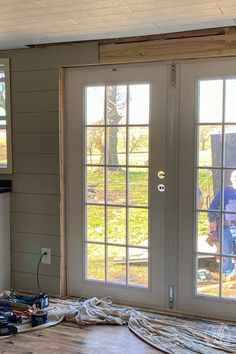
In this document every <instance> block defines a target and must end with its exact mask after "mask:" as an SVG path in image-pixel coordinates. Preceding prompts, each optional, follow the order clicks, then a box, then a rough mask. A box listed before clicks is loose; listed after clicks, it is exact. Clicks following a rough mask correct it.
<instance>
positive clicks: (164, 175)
mask: <svg viewBox="0 0 236 354" xmlns="http://www.w3.org/2000/svg"><path fill="white" fill-rule="evenodd" d="M157 176H158V178H160V179H165V177H166V173H165V171H162V170H160V171H158V172H157Z"/></svg>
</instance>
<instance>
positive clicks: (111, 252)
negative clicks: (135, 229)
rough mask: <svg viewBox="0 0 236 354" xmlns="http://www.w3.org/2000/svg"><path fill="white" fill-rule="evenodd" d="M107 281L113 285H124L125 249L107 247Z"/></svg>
mask: <svg viewBox="0 0 236 354" xmlns="http://www.w3.org/2000/svg"><path fill="white" fill-rule="evenodd" d="M107 254H108V256H107V258H108V264H107V280H108V281H111V282H115V283H124V284H125V283H126V248H125V247H118V246H108V247H107Z"/></svg>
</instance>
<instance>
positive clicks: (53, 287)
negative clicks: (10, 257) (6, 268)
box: [11, 271, 60, 295]
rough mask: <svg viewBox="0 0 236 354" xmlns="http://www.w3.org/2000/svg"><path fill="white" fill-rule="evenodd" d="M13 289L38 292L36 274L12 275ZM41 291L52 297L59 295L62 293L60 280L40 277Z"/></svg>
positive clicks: (16, 272) (14, 273) (15, 273)
mask: <svg viewBox="0 0 236 354" xmlns="http://www.w3.org/2000/svg"><path fill="white" fill-rule="evenodd" d="M11 277H12V278H11V287H12V288H14V289H18V290H25V291H35V292H38V291H39V289H38V287H37V280H36V275H35V274H28V273H22V272H18V271H15V272H12V273H11ZM39 280H40V286H41V290H42V291H43V292H46V293H48V294H51V295H58V294H59V292H60V278H59V277H50V276H45V275H41V276H40V277H39Z"/></svg>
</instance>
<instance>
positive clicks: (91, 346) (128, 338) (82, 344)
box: [0, 322, 162, 354]
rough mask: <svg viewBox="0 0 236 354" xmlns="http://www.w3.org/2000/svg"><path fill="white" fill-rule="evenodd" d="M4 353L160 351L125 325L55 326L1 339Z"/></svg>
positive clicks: (133, 353) (147, 353)
mask: <svg viewBox="0 0 236 354" xmlns="http://www.w3.org/2000/svg"><path fill="white" fill-rule="evenodd" d="M0 353H4V354H8V353H11V354H17V353H22V354H23V353H24V354H66V353H77V354H85V353H86V354H92V353H95V354H123V353H124V354H151V353H156V354H159V353H162V352H160V351H159V350H156V349H155V348H153V347H151V346H150V345H148V344H146V343H144V342H143V341H142V340H141V339H139V338H138V337H136V336H135V335H134V334H133V333H132V332H131V331H130V330H129V329H128V327H127V326H113V325H110V326H108V325H104V326H103V325H97V326H83V327H79V326H77V325H75V324H70V323H68V322H64V323H62V324H59V325H57V326H53V327H50V328H46V329H43V330H36V331H32V332H27V333H22V334H18V335H15V336H12V337H10V338H5V339H2V338H1V339H0Z"/></svg>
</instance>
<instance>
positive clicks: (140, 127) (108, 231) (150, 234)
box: [65, 64, 167, 307]
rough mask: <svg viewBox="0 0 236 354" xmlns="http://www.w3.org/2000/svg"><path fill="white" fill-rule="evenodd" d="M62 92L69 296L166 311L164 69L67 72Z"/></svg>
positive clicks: (125, 67)
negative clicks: (93, 298)
mask: <svg viewBox="0 0 236 354" xmlns="http://www.w3.org/2000/svg"><path fill="white" fill-rule="evenodd" d="M65 88H66V96H65V102H66V107H65V108H66V111H65V112H66V122H65V123H66V198H67V240H68V254H67V258H68V269H67V274H68V293H69V294H70V295H80V296H95V295H96V296H107V295H111V296H112V297H113V299H114V300H115V301H119V302H123V303H132V304H142V305H145V306H161V307H165V306H166V298H167V297H166V291H167V283H166V267H165V259H166V258H165V191H164V190H165V161H166V157H165V119H166V106H167V66H166V65H164V66H163V65H156V64H148V65H141V64H137V65H135V66H133V65H118V66H116V65H111V66H100V67H93V66H92V67H87V68H72V69H67V70H66V77H65ZM158 171H159V174H158Z"/></svg>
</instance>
